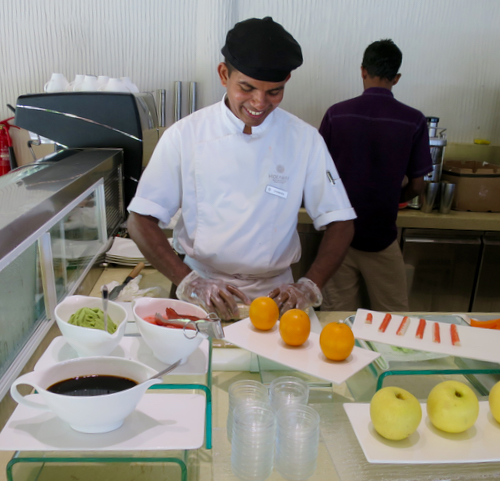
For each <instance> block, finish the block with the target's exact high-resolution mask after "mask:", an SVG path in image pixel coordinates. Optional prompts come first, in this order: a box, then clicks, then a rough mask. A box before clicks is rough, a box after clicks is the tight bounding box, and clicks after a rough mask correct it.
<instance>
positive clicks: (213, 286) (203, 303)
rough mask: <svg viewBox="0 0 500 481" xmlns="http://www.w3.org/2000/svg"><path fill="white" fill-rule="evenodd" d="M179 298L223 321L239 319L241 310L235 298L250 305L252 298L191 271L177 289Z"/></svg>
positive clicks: (222, 282) (234, 288)
mask: <svg viewBox="0 0 500 481" xmlns="http://www.w3.org/2000/svg"><path fill="white" fill-rule="evenodd" d="M176 294H177V297H178V298H179V299H180V300H182V301H186V302H190V303H191V304H197V305H198V306H200V307H201V308H202V309H205V311H207V312H208V313H210V312H216V313H217V315H218V316H219V317H220V318H221V319H222V320H230V319H239V318H240V315H239V309H238V306H237V304H236V300H235V298H234V297H233V296H236V297H238V298H239V299H241V300H242V301H243V302H244V303H245V304H250V302H251V301H250V298H249V297H248V296H246V295H245V294H243V292H241V291H240V290H239V289H237V288H236V287H234V286H232V285H231V284H226V283H225V282H224V281H221V280H220V279H205V278H203V277H201V276H200V275H199V274H198V273H197V272H196V271H191V273H190V274H188V275H187V276H186V277H184V279H182V281H181V283H180V284H179V286H178V287H177V291H176Z"/></svg>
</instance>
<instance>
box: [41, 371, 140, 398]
mask: <svg viewBox="0 0 500 481" xmlns="http://www.w3.org/2000/svg"><path fill="white" fill-rule="evenodd" d="M137 384H138V383H137V382H136V381H133V380H132V379H128V378H126V377H121V376H108V375H102V374H93V375H89V376H78V377H74V378H71V379H65V380H64V381H59V382H56V383H55V384H52V386H50V387H48V388H47V391H49V392H52V393H55V394H62V395H63V396H102V395H105V394H114V393H115V392H120V391H125V390H126V389H130V388H132V387H134V386H137Z"/></svg>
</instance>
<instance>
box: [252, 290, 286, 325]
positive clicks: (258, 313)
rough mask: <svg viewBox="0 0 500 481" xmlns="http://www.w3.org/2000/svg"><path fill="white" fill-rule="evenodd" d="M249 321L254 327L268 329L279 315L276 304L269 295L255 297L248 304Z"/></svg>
mask: <svg viewBox="0 0 500 481" xmlns="http://www.w3.org/2000/svg"><path fill="white" fill-rule="evenodd" d="M248 315H249V317H250V322H251V323H252V324H253V325H254V327H255V328H256V329H260V330H261V331H269V329H272V328H273V326H274V325H275V324H276V322H277V321H278V319H279V317H280V310H279V308H278V304H276V302H275V301H274V299H271V298H270V297H257V299H254V300H253V301H252V303H251V304H250V310H249V313H248Z"/></svg>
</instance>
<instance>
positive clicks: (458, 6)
mask: <svg viewBox="0 0 500 481" xmlns="http://www.w3.org/2000/svg"><path fill="white" fill-rule="evenodd" d="M0 4H1V7H2V15H1V16H0V29H1V30H0V31H2V38H3V41H2V42H1V44H0V53H1V55H0V58H1V62H0V77H1V81H0V116H1V118H6V117H8V116H10V115H11V112H10V111H9V110H8V109H7V107H6V104H7V103H10V104H15V102H16V99H17V97H18V96H19V95H21V94H24V93H29V92H42V91H43V85H44V83H45V82H46V81H47V80H48V79H49V78H50V75H51V73H52V72H60V73H63V74H64V75H66V77H67V78H68V79H69V80H72V79H73V78H74V76H75V74H79V73H89V74H96V75H109V76H116V77H121V76H129V77H131V78H132V80H133V81H134V82H135V83H136V84H137V85H138V86H139V88H140V89H141V90H143V91H153V90H155V89H160V88H164V89H167V95H168V105H167V123H168V124H170V123H171V122H172V121H173V100H172V99H173V84H174V81H176V80H181V81H184V82H185V83H186V84H185V87H186V88H185V89H184V99H185V100H187V82H189V81H196V82H197V83H198V107H203V106H206V105H209V104H211V103H213V102H216V101H218V100H219V99H220V98H221V96H222V94H223V89H222V87H221V86H220V83H219V81H218V78H217V76H216V66H217V63H218V62H219V61H220V60H221V54H220V48H221V47H222V45H223V42H224V38H225V34H226V31H227V30H228V29H229V28H230V27H231V26H232V25H233V24H234V23H235V22H236V21H239V20H242V19H245V18H248V17H251V16H255V17H263V16H266V15H271V16H272V17H273V18H274V19H275V20H277V21H279V22H282V23H283V25H284V26H285V28H287V29H288V30H289V31H290V32H291V33H292V34H293V35H294V36H295V37H296V38H297V40H298V41H299V42H300V44H301V45H302V48H303V53H304V59H305V60H304V65H303V66H302V67H301V68H300V69H298V70H297V71H296V72H294V74H293V75H292V79H291V81H290V82H289V84H288V85H287V92H286V94H285V100H284V102H283V104H282V106H283V107H284V108H286V109H287V110H289V111H291V112H292V113H294V114H296V115H298V116H299V117H301V118H303V119H304V120H306V121H307V122H309V123H311V124H312V125H314V126H316V127H317V126H319V124H320V122H321V119H322V117H323V114H324V112H325V110H326V109H327V108H328V106H329V105H331V104H332V103H334V102H338V101H341V100H344V99H346V98H349V97H352V96H355V95H358V94H360V93H361V91H362V85H361V79H360V75H359V66H360V63H361V58H362V55H363V51H364V49H365V47H366V46H367V45H368V44H369V43H370V42H372V41H374V40H378V39H381V38H392V39H393V40H394V41H395V42H396V43H397V44H398V45H399V46H400V48H401V50H402V51H403V65H402V68H401V72H402V74H403V76H402V78H401V81H400V83H399V84H398V85H397V86H396V87H395V89H394V93H395V95H396V97H397V98H398V99H399V100H401V101H402V102H405V103H408V104H410V105H412V106H414V107H416V108H418V109H420V110H422V111H423V112H424V114H425V115H434V116H438V117H440V119H441V121H440V126H442V127H446V128H447V129H448V138H449V139H450V140H451V141H453V142H464V143H470V142H472V141H473V139H474V138H486V139H489V140H490V141H492V142H493V143H496V144H499V143H500V122H499V115H498V112H499V108H500V49H499V47H498V46H499V45H500V28H498V26H499V25H500V2H499V1H498V0H434V1H430V0H404V1H402V0H273V1H269V0H252V1H242V0H106V1H102V0H99V1H98V0H85V1H82V0H43V1H41V0H39V1H35V0H31V1H30V0H16V1H10V0H0ZM186 103H187V102H186ZM184 111H185V109H184Z"/></svg>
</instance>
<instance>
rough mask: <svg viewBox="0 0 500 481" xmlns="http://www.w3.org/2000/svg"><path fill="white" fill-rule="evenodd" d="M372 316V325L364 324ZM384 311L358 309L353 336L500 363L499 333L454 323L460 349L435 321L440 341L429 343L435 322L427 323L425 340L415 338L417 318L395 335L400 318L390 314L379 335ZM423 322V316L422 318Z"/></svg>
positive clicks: (447, 329)
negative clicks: (401, 333)
mask: <svg viewBox="0 0 500 481" xmlns="http://www.w3.org/2000/svg"><path fill="white" fill-rule="evenodd" d="M369 312H371V313H372V314H373V322H372V324H367V323H366V322H365V319H366V315H367V314H368V313H369ZM385 314H386V313H385V312H376V311H368V310H366V309H358V311H357V312H356V317H355V319H354V323H353V326H352V332H353V333H354V336H355V337H356V338H359V339H364V340H365V341H376V342H381V343H383V344H390V345H392V346H399V347H407V348H410V349H418V350H422V351H428V352H438V353H442V354H448V355H450V356H459V357H466V358H469V359H477V360H479V361H487V362H497V363H498V362H500V349H499V348H498V346H499V345H500V330H496V329H484V328H479V327H471V326H463V325H458V324H457V331H458V335H459V337H460V343H461V345H460V346H454V345H453V344H452V343H451V337H450V324H448V323H445V322H438V324H439V325H440V332H441V342H440V343H436V342H433V341H432V327H433V324H434V322H436V321H432V320H430V321H427V325H426V328H425V331H424V338H423V339H418V338H417V337H415V333H416V331H417V327H418V323H419V319H420V318H418V317H412V316H410V319H411V323H410V327H409V328H408V330H407V331H406V334H405V335H403V336H398V335H397V334H396V330H397V328H398V327H399V324H400V323H401V320H402V319H403V316H402V315H397V314H393V315H392V320H391V322H390V323H389V326H388V327H387V330H386V331H385V332H379V330H378V328H379V326H380V324H381V322H382V320H383V318H384V316H385ZM422 317H423V318H424V319H425V316H422Z"/></svg>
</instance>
